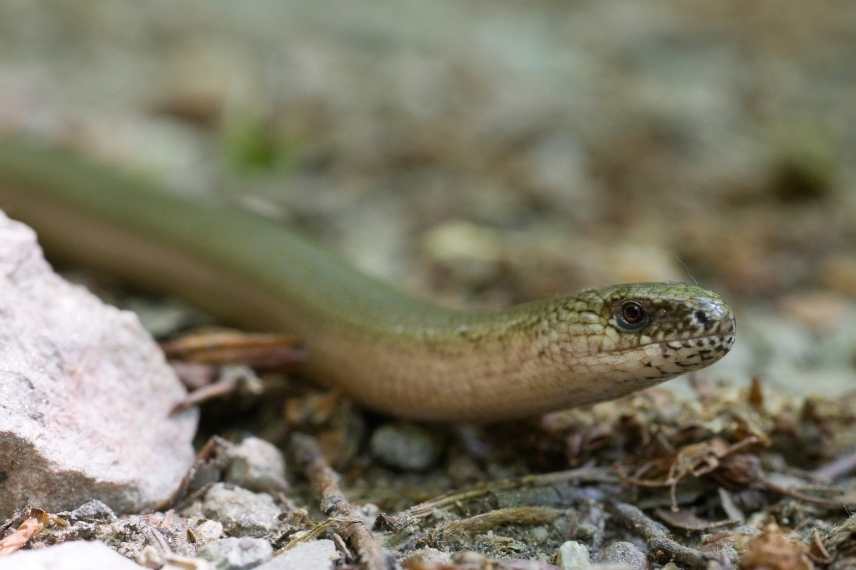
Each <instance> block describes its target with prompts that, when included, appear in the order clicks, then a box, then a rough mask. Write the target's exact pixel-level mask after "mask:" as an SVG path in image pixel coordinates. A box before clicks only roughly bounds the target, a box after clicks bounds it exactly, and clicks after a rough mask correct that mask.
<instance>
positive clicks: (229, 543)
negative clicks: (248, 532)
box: [198, 537, 273, 570]
mask: <svg viewBox="0 0 856 570" xmlns="http://www.w3.org/2000/svg"><path fill="white" fill-rule="evenodd" d="M198 555H199V557H200V558H203V559H205V560H208V561H209V562H211V564H212V565H213V566H214V568H216V569H217V570H249V569H250V568H256V567H258V565H259V564H262V563H264V562H267V561H268V560H270V559H271V557H272V556H273V547H272V546H271V545H270V543H269V542H268V541H266V540H263V539H261V538H250V537H242V538H221V539H220V540H217V541H215V542H212V543H210V544H206V545H205V546H203V547H202V548H200V549H199V552H198Z"/></svg>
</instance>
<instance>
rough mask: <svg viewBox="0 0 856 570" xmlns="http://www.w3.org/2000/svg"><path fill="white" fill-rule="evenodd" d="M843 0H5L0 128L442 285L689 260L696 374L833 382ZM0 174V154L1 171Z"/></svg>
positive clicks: (843, 341) (489, 296)
mask: <svg viewBox="0 0 856 570" xmlns="http://www.w3.org/2000/svg"><path fill="white" fill-rule="evenodd" d="M854 46H856V4H854V3H852V2H846V1H837V2H825V3H817V4H810V3H805V2H797V1H785V2H778V1H776V2H774V1H772V0H762V1H756V2H749V3H747V2H738V1H736V0H723V1H720V2H693V3H689V2H681V1H679V0H658V1H653V2H646V3H638V2H630V1H620V2H597V1H594V0H591V1H574V2H563V1H558V0H554V1H530V2H514V1H499V2H485V1H479V0H473V1H467V2H453V1H449V0H442V1H434V2H413V1H395V2H393V1H390V0H378V1H373V2H363V3H351V2H327V1H320V2H319V1H315V2H299V1H273V0H267V1H261V0H256V1H254V2H251V3H243V2H229V1H226V0H221V1H206V2H202V1H185V2H181V3H175V2H167V1H165V0H155V1H150V2H145V3H143V2H130V1H127V2H118V1H115V2H60V1H29V0H0V135H3V134H9V133H22V132H25V133H29V134H35V135H38V136H40V137H44V138H46V139H49V140H51V141H55V142H57V143H59V144H62V145H66V146H71V147H73V148H76V149H78V150H80V151H82V152H85V153H87V154H89V155H92V156H96V157H98V158H100V159H101V160H103V161H107V162H111V163H114V164H116V165H119V166H121V167H123V168H127V169H132V170H134V171H136V172H138V173H140V175H142V176H147V177H150V178H153V179H155V180H157V181H159V182H161V183H162V184H164V185H165V186H168V187H169V188H171V189H173V190H174V191H176V192H184V193H189V194H195V195H197V196H198V199H199V200H210V199H224V200H228V201H230V202H231V203H233V204H234V207H236V208H237V207H243V208H251V209H253V210H256V211H258V212H259V213H260V214H262V215H266V216H271V217H275V218H278V219H281V220H282V221H283V223H288V224H291V225H295V226H298V227H299V228H301V229H302V230H303V231H304V232H305V233H307V234H309V235H311V236H313V237H314V238H315V239H317V240H318V241H321V242H323V243H325V244H326V245H328V246H329V247H331V248H332V249H336V250H338V251H340V252H342V253H344V254H345V255H346V256H347V257H349V258H350V259H351V260H352V261H353V262H354V263H355V264H356V265H358V266H360V267H361V268H363V269H364V270H366V271H368V272H371V273H374V274H376V275H380V276H382V277H385V278H388V279H390V280H392V281H395V282H398V283H400V284H401V285H402V286H403V287H406V288H409V289H411V290H414V291H419V292H421V293H423V294H426V295H431V296H434V297H437V298H440V299H443V300H446V301H447V302H450V303H466V304H482V305H503V304H507V303H511V302H515V301H519V300H523V299H529V298H532V297H536V296H542V295H550V294H556V293H561V292H569V291H573V290H575V289H578V288H580V287H585V286H595V285H602V284H605V283H608V282H615V281H640V280H672V279H678V280H698V281H699V282H700V283H702V284H703V285H705V286H708V287H711V288H714V289H717V290H720V291H721V292H722V293H723V294H724V295H725V296H726V297H727V298H728V299H729V300H730V301H731V302H733V303H734V304H735V305H736V306H737V307H738V328H739V334H738V346H737V348H736V349H735V351H734V352H733V353H732V354H731V355H729V357H728V358H727V359H725V360H724V361H723V362H721V363H719V364H718V365H717V366H715V367H713V368H711V369H709V370H707V371H705V372H704V373H703V374H705V375H707V376H709V377H712V378H722V379H726V380H729V381H734V382H738V383H745V382H747V381H748V379H749V378H750V377H751V376H752V375H755V374H757V375H760V377H761V378H762V380H763V381H764V382H765V383H767V384H769V385H773V386H782V387H788V388H789V389H793V390H796V391H801V392H806V391H807V392H813V393H814V392H818V393H822V394H835V393H841V392H845V391H852V390H853V389H854V387H856V301H855V300H856V192H854V180H856V178H854V176H856V105H854V101H856V58H854V57H853V48H854ZM0 175H2V174H1V173H0Z"/></svg>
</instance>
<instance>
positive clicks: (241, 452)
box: [225, 437, 288, 493]
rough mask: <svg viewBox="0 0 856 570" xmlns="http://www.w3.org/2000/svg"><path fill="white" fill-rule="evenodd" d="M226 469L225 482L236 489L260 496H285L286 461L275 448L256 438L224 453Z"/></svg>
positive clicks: (286, 487)
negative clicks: (237, 487)
mask: <svg viewBox="0 0 856 570" xmlns="http://www.w3.org/2000/svg"><path fill="white" fill-rule="evenodd" d="M226 455H227V457H228V460H229V466H228V467H227V468H226V473H225V479H226V481H227V482H229V483H234V484H235V485H238V486H239V487H243V488H245V489H249V490H251V491H258V492H262V493H276V492H284V491H286V490H287V489H288V484H287V483H286V481H285V459H283V456H282V453H281V452H280V451H279V449H277V448H276V446H274V445H272V444H270V443H268V442H266V441H265V440H263V439H259V438H257V437H248V438H246V439H244V440H243V441H242V442H241V443H240V444H238V445H236V446H235V447H232V448H229V449H228V450H227V452H226Z"/></svg>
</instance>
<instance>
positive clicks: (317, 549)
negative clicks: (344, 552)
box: [256, 539, 339, 570]
mask: <svg viewBox="0 0 856 570" xmlns="http://www.w3.org/2000/svg"><path fill="white" fill-rule="evenodd" d="M338 559H339V553H338V552H337V551H336V546H335V545H334V544H333V541H332V540H326V539H325V540H313V541H312V542H304V543H302V544H298V545H297V546H295V547H294V548H292V549H291V550H288V551H286V552H284V553H283V554H280V555H279V556H277V557H275V558H274V559H273V560H270V561H268V562H266V563H265V564H262V565H261V566H259V567H258V568H257V569H256V570H332V568H333V566H334V564H335V563H336V560H338Z"/></svg>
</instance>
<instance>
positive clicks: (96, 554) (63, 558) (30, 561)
mask: <svg viewBox="0 0 856 570" xmlns="http://www.w3.org/2000/svg"><path fill="white" fill-rule="evenodd" d="M95 568H105V569H106V568H109V569H110V570H143V567H142V566H139V565H137V564H134V563H133V562H131V561H130V560H128V559H127V558H124V557H123V556H121V555H119V554H117V553H116V552H115V551H114V550H112V549H111V548H109V547H108V546H107V545H105V544H104V543H102V542H86V541H83V540H79V541H75V542H64V543H63V544H57V545H56V546H49V547H48V548H41V549H39V550H21V551H18V552H16V553H14V554H12V555H10V556H3V557H0V570H93V569H95Z"/></svg>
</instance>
